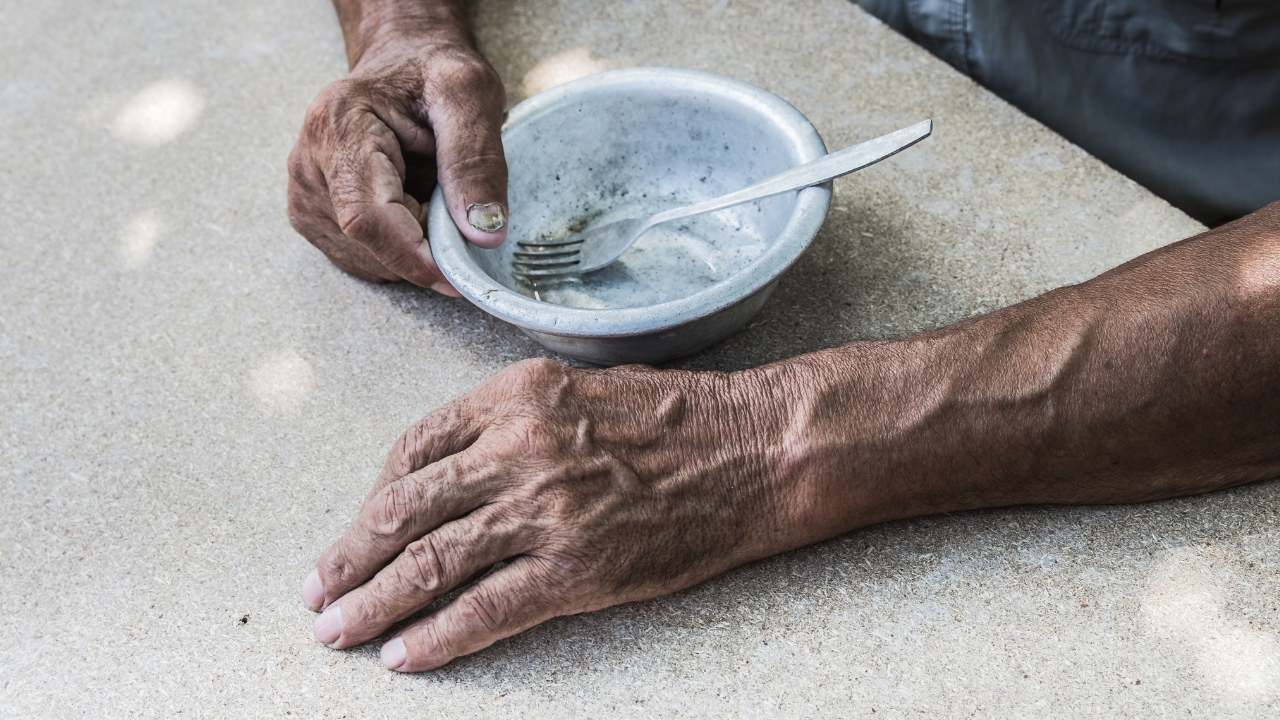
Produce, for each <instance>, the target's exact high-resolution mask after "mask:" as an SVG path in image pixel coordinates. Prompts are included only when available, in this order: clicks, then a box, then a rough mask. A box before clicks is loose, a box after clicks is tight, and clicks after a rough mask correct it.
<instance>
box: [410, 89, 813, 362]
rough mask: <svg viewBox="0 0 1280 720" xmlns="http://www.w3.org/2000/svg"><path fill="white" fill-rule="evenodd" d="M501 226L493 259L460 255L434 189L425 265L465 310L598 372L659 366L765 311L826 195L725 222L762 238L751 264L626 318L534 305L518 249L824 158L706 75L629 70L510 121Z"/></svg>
mask: <svg viewBox="0 0 1280 720" xmlns="http://www.w3.org/2000/svg"><path fill="white" fill-rule="evenodd" d="M502 140H503V146H504V148H505V151H506V156H507V165H508V168H509V171H510V184H509V192H508V196H509V198H510V205H511V207H510V226H509V231H508V235H507V241H506V242H505V243H504V244H503V246H502V247H500V248H496V249H492V250H486V249H482V248H477V247H475V246H473V245H471V244H469V243H467V242H466V241H465V240H464V238H463V237H462V234H461V233H460V232H459V231H458V229H457V227H456V226H455V225H454V224H453V220H452V218H451V217H450V215H449V213H448V212H447V211H446V210H445V208H444V199H443V197H442V196H441V194H440V191H439V190H437V191H436V193H435V195H434V196H433V197H432V199H431V209H430V221H429V223H430V225H429V228H428V232H429V237H430V239H431V248H432V254H433V255H434V256H435V259H436V262H437V264H439V266H440V269H441V271H442V272H443V273H444V275H445V277H447V278H448V279H449V281H450V282H451V283H453V286H454V287H455V288H457V289H458V291H459V292H461V293H462V294H463V295H464V296H465V297H466V298H467V299H469V300H470V301H471V302H473V303H475V304H476V305H478V306H479V307H480V308H481V309H483V310H485V311H486V312H489V313H491V314H493V315H495V316H497V317H499V318H502V319H503V320H506V321H507V322H510V323H512V324H514V325H516V326H517V327H519V328H520V329H521V330H523V331H524V332H525V333H527V334H529V335H530V336H531V337H533V338H534V339H536V340H537V341H538V342H540V343H542V344H543V345H545V346H546V347H548V348H550V349H551V350H554V351H556V352H559V353H563V354H565V355H569V356H572V357H575V358H578V359H580V360H585V361H587V362H591V363H597V364H601V365H619V364H624V363H657V362H661V361H664V360H670V359H672V358H676V357H680V356H682V355H688V354H690V353H694V352H697V351H698V350H701V349H703V348H706V347H708V346H710V345H712V344H714V343H716V342H718V341H719V340H722V339H723V338H725V337H727V336H728V335H730V334H732V333H733V332H735V331H736V330H738V329H739V328H741V327H742V326H743V325H745V324H746V323H747V321H749V320H750V319H751V317H752V316H753V315H755V314H756V312H758V311H759V310H760V308H761V306H763V305H764V302H765V301H766V300H767V299H768V297H769V295H770V293H772V292H773V289H774V287H776V285H777V283H778V279H779V278H780V277H781V275H782V273H783V272H784V271H785V270H786V269H787V268H788V267H790V266H791V264H792V263H794V262H795V261H796V260H797V259H798V258H799V257H800V255H801V254H802V253H803V252H804V250H805V248H807V247H808V245H809V243H810V242H811V241H812V240H813V237H814V235H815V234H816V233H817V232H818V228H819V227H821V225H822V222H823V220H824V218H825V217H826V213H827V206H828V204H829V203H830V200H831V185H830V183H828V184H826V185H820V186H815V187H810V188H806V189H804V190H801V191H799V192H796V193H789V194H786V195H780V196H777V197H773V198H768V199H766V200H761V201H758V202H756V203H751V204H747V205H742V206H739V207H738V208H732V209H729V210H724V211H721V212H722V213H727V215H725V216H724V217H722V218H721V220H722V223H723V224H725V225H726V227H735V228H742V229H743V230H744V231H749V232H751V233H753V237H757V238H761V239H762V240H761V245H760V247H762V250H761V251H760V253H759V255H758V256H756V257H755V259H754V260H751V261H750V262H749V263H748V264H746V265H745V266H744V267H742V268H741V269H740V270H737V271H736V272H734V273H733V274H731V275H729V276H728V277H726V278H724V279H722V280H719V281H718V282H715V284H712V285H710V286H709V287H706V288H705V289H701V290H698V291H696V292H693V293H692V294H690V295H688V296H685V297H679V298H675V299H669V300H666V301H663V302H655V303H653V304H645V305H640V306H635V307H611V308H603V309H600V308H586V307H567V306H564V305H556V304H552V303H548V302H541V301H540V300H538V299H534V297H529V296H526V295H527V294H531V293H529V291H528V289H527V288H523V287H522V286H521V284H520V282H519V281H518V280H517V279H515V278H513V277H512V276H511V262H510V261H511V253H512V252H513V251H514V250H515V249H516V242H517V241H518V240H521V239H525V238H533V237H537V236H540V235H552V234H555V233H557V232H562V231H563V229H564V228H565V227H566V225H568V224H571V223H572V222H574V220H575V219H580V218H584V217H591V216H595V215H599V214H601V213H607V212H608V210H609V208H610V207H612V206H613V204H616V203H617V202H618V199H619V198H635V197H639V196H646V197H647V196H649V194H650V193H652V194H654V195H655V196H664V197H665V196H671V197H681V198H683V199H685V200H686V201H688V200H693V201H696V200H700V199H706V198H711V197H716V196H718V195H720V194H723V193H725V192H728V191H731V190H736V189H738V188H742V187H746V186H748V185H751V184H752V183H755V182H757V181H759V180H762V179H764V178H766V177H769V176H771V175H774V174H776V173H778V172H781V171H783V170H786V169H788V168H790V167H794V166H797V165H801V164H803V163H806V162H809V161H811V160H814V159H816V158H819V157H821V156H823V155H825V154H826V147H825V145H823V142H822V139H821V138H820V137H819V136H818V133H817V131H816V130H814V128H813V125H812V124H811V123H810V122H809V121H808V120H807V119H806V118H805V117H804V115H802V114H801V113H800V111H799V110H796V109H795V108H794V107H792V106H791V105H790V104H789V103H787V102H786V101H784V100H782V99H781V98H779V97H778V96H776V95H773V94H772V93H769V92H767V91H765V90H762V89H760V88H758V87H756V86H754V85H751V84H749V83H745V82H742V81H740V80H734V79H732V78H728V77H724V76H721V75H715V74H712V73H706V72H700V71H695V70H682V69H674V68H637V69H629V70H614V71H610V72H605V73H600V74H598V75H592V76H590V77H586V78H583V79H581V80H576V81H574V82H571V83H567V84H565V85H561V86H559V87H556V88H553V89H551V90H548V91H547V92H544V93H541V94H539V95H535V96H534V97H532V98H529V99H528V100H525V101H524V102H522V103H520V104H519V105H517V106H516V107H514V108H513V109H512V110H511V113H510V116H509V118H508V120H507V123H506V125H505V126H504V128H503V133H502Z"/></svg>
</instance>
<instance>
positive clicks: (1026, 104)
mask: <svg viewBox="0 0 1280 720" xmlns="http://www.w3.org/2000/svg"><path fill="white" fill-rule="evenodd" d="M854 2H856V3H858V4H859V5H861V6H862V7H864V8H866V9H867V10H868V11H870V12H871V13H872V14H874V15H876V16H877V17H879V18H880V19H882V20H884V21H885V22H886V23H888V24H889V25H891V26H892V27H893V28H894V29H896V30H898V31H899V32H901V33H903V34H904V35H906V36H907V37H909V38H911V39H912V40H915V41H916V42H918V43H920V44H921V45H923V46H924V47H925V48H926V49H928V50H930V51H931V52H933V53H934V54H935V55H938V56H939V57H941V58H942V59H944V60H946V61H947V62H949V63H950V64H951V65H953V66H955V67H956V68H957V69H959V70H960V71H961V72H964V73H966V74H967V75H969V76H970V77H972V78H973V79H974V80H976V81H978V82H979V83H981V84H983V85H985V86H986V87H988V88H990V89H991V90H992V91H994V92H995V93H996V94H997V95H999V96H1001V97H1003V98H1004V99H1005V100H1008V101H1009V102H1011V103H1013V104H1014V105H1016V106H1018V107H1019V108H1021V109H1022V110H1023V111H1024V112H1026V113H1027V114H1028V115H1031V116H1032V117H1035V118H1037V119H1038V120H1040V121H1041V122H1043V123H1044V124H1046V125H1048V126H1049V127H1051V128H1053V129H1054V130H1056V131H1057V132H1059V133H1061V134H1062V135H1063V136H1064V137H1066V138H1067V139H1068V140H1071V141H1072V142H1074V143H1076V144H1077V145H1080V146H1081V147H1083V148H1084V149H1085V150H1087V151H1089V152H1090V153H1092V154H1093V155H1095V156H1097V157H1098V158H1100V159H1102V160H1103V161H1105V162H1106V163H1108V164H1109V165H1111V166H1112V167H1114V168H1116V169H1117V170H1119V171H1120V172H1123V173H1125V174H1126V175H1128V176H1129V177H1131V178H1133V179H1135V180H1137V181H1138V182H1140V183H1142V184H1143V185H1145V186H1146V187H1147V188H1149V189H1151V190H1152V191H1153V192H1155V193H1156V194H1157V195H1160V196H1161V197H1163V198H1165V199H1166V200H1168V201H1169V202H1170V203H1172V204H1174V205H1176V206H1178V207H1180V208H1182V209H1183V210H1184V211H1186V212H1187V213H1188V214H1190V215H1192V216H1193V217H1196V218H1197V219H1199V220H1201V221H1203V222H1206V223H1209V224H1217V223H1220V222H1223V221H1225V220H1229V219H1232V218H1235V217H1239V216H1241V215H1245V214H1247V213H1249V212H1252V211H1254V210H1256V209H1258V208H1260V207H1262V206H1263V205H1265V204H1267V203H1269V202H1271V201H1273V200H1276V199H1280V0H854Z"/></svg>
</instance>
